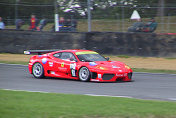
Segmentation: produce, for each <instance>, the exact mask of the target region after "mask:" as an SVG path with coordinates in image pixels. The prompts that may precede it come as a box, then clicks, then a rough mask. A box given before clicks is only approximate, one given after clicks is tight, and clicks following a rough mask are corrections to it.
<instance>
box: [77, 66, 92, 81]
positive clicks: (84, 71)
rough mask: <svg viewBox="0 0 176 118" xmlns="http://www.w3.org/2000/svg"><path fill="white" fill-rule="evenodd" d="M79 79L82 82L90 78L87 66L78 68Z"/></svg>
mask: <svg viewBox="0 0 176 118" xmlns="http://www.w3.org/2000/svg"><path fill="white" fill-rule="evenodd" d="M79 79H80V80H81V81H84V82H86V81H89V80H90V71H89V69H88V68H87V67H82V68H81V69H80V70H79Z"/></svg>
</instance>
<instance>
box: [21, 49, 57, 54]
mask: <svg viewBox="0 0 176 118" xmlns="http://www.w3.org/2000/svg"><path fill="white" fill-rule="evenodd" d="M55 51H59V49H52V50H25V51H24V54H26V55H30V54H32V53H37V54H38V55H41V54H43V53H49V52H55Z"/></svg>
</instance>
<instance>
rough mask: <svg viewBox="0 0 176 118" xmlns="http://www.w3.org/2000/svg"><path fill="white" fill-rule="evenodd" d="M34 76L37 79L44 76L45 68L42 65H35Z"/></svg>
mask: <svg viewBox="0 0 176 118" xmlns="http://www.w3.org/2000/svg"><path fill="white" fill-rule="evenodd" d="M33 74H34V76H35V77H40V76H41V75H42V74H43V67H42V65H41V64H40V63H36V64H35V65H34V67H33Z"/></svg>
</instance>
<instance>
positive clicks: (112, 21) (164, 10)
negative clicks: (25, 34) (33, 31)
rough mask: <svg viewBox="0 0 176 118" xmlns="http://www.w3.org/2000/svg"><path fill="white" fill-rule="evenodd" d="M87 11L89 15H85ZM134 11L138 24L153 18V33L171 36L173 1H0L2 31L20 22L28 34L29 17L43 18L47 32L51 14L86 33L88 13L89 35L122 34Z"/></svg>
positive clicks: (175, 4)
mask: <svg viewBox="0 0 176 118" xmlns="http://www.w3.org/2000/svg"><path fill="white" fill-rule="evenodd" d="M88 8H90V12H88V10H89V9H88ZM134 10H137V11H138V13H139V15H140V17H141V19H142V21H143V22H147V21H148V20H149V19H150V18H155V20H156V22H157V23H158V27H157V29H156V31H155V32H156V33H175V31H176V1H174V0H0V17H2V18H3V22H4V23H5V25H6V29H15V28H16V27H15V21H16V20H17V19H22V20H23V21H24V24H23V25H22V27H21V29H23V30H28V29H29V25H30V17H31V15H32V14H34V15H35V16H36V18H37V19H38V22H39V21H40V20H41V19H43V18H45V19H46V20H47V24H46V26H45V27H44V29H43V30H44V31H51V29H52V27H53V25H54V14H55V13H58V14H59V17H63V18H64V19H65V20H70V21H71V22H72V21H74V22H75V23H76V26H75V28H76V31H78V32H87V31H88V13H90V14H89V18H90V20H91V21H90V22H91V24H92V25H91V31H100V32H101V31H103V32H126V31H127V29H128V27H130V26H131V25H132V24H133V23H134V22H135V21H134V20H131V19H130V17H131V15H132V13H133V11H134Z"/></svg>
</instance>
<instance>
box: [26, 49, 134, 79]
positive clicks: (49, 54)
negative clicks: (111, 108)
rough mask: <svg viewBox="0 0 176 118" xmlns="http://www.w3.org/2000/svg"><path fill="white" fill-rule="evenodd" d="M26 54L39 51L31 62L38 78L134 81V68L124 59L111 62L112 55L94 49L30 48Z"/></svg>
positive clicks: (31, 69) (31, 68) (31, 71)
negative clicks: (56, 49)
mask: <svg viewBox="0 0 176 118" xmlns="http://www.w3.org/2000/svg"><path fill="white" fill-rule="evenodd" d="M24 53H25V54H31V53H39V55H34V56H32V57H31V58H30V61H29V72H30V73H31V74H33V76H34V77H36V78H43V77H57V78H67V79H75V80H81V81H96V82H115V81H118V80H121V81H131V80H132V69H131V68H130V67H128V66H127V65H125V64H124V63H122V62H120V61H109V58H104V57H103V56H101V55H100V54H98V53H97V52H94V51H91V50H79V49H75V50H74V49H73V50H59V51H55V50H28V51H24ZM41 53H46V54H41Z"/></svg>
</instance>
